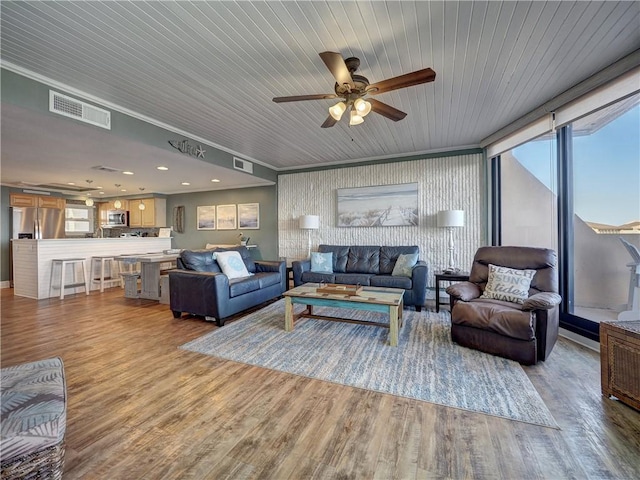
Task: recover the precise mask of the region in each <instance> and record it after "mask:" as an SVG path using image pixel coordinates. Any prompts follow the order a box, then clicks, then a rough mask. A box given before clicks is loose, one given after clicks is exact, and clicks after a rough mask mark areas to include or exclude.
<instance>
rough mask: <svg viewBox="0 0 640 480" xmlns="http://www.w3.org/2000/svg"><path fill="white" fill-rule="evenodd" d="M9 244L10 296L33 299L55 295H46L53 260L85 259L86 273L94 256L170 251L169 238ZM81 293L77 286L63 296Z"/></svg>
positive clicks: (25, 240)
mask: <svg viewBox="0 0 640 480" xmlns="http://www.w3.org/2000/svg"><path fill="white" fill-rule="evenodd" d="M11 243H12V249H13V294H14V295H16V296H18V297H27V298H34V299H37V300H40V299H43V298H49V297H57V296H58V295H59V291H57V290H54V292H53V293H52V294H50V293H49V286H50V282H51V261H52V260H53V259H54V258H71V257H74V258H78V257H81V258H86V260H85V265H86V270H87V272H88V274H90V271H91V257H94V256H111V255H113V256H119V255H132V254H141V253H159V252H162V251H164V250H168V249H170V248H171V238H159V237H126V238H52V239H43V240H30V239H18V240H16V239H14V240H12V241H11ZM68 276H69V277H70V276H71V272H68ZM87 280H88V281H89V285H91V288H92V289H99V286H95V287H94V286H93V285H92V283H93V282H91V281H90V279H87ZM68 283H72V282H71V281H69V282H68ZM83 291H84V289H83V288H82V287H78V288H77V289H69V290H67V293H66V294H67V295H68V294H71V293H77V292H83ZM56 292H57V293H56Z"/></svg>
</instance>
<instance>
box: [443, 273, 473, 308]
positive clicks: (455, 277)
mask: <svg viewBox="0 0 640 480" xmlns="http://www.w3.org/2000/svg"><path fill="white" fill-rule="evenodd" d="M467 280H469V272H457V273H444V272H438V273H436V312H439V311H440V282H443V281H444V282H466V281H467Z"/></svg>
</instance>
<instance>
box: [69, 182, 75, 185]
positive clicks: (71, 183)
mask: <svg viewBox="0 0 640 480" xmlns="http://www.w3.org/2000/svg"><path fill="white" fill-rule="evenodd" d="M75 184H76V182H67V185H75Z"/></svg>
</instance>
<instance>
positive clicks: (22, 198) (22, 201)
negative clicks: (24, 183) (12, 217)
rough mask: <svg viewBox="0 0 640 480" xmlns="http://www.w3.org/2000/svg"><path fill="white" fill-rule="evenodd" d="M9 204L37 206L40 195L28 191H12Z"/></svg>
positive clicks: (13, 205)
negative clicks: (29, 193) (27, 192)
mask: <svg viewBox="0 0 640 480" xmlns="http://www.w3.org/2000/svg"><path fill="white" fill-rule="evenodd" d="M9 204H10V205H11V206H12V207H37V206H38V197H36V196H35V195H27V194H26V193H11V194H9Z"/></svg>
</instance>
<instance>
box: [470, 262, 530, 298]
mask: <svg viewBox="0 0 640 480" xmlns="http://www.w3.org/2000/svg"><path fill="white" fill-rule="evenodd" d="M535 274H536V271H535V270H516V269H514V268H507V267H499V266H497V265H491V264H489V280H488V281H487V286H486V287H485V288H484V292H483V293H482V295H481V296H480V298H492V299H494V300H504V301H506V302H513V303H524V301H525V300H526V299H527V298H529V286H530V285H531V280H532V279H533V276H534V275H535Z"/></svg>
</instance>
